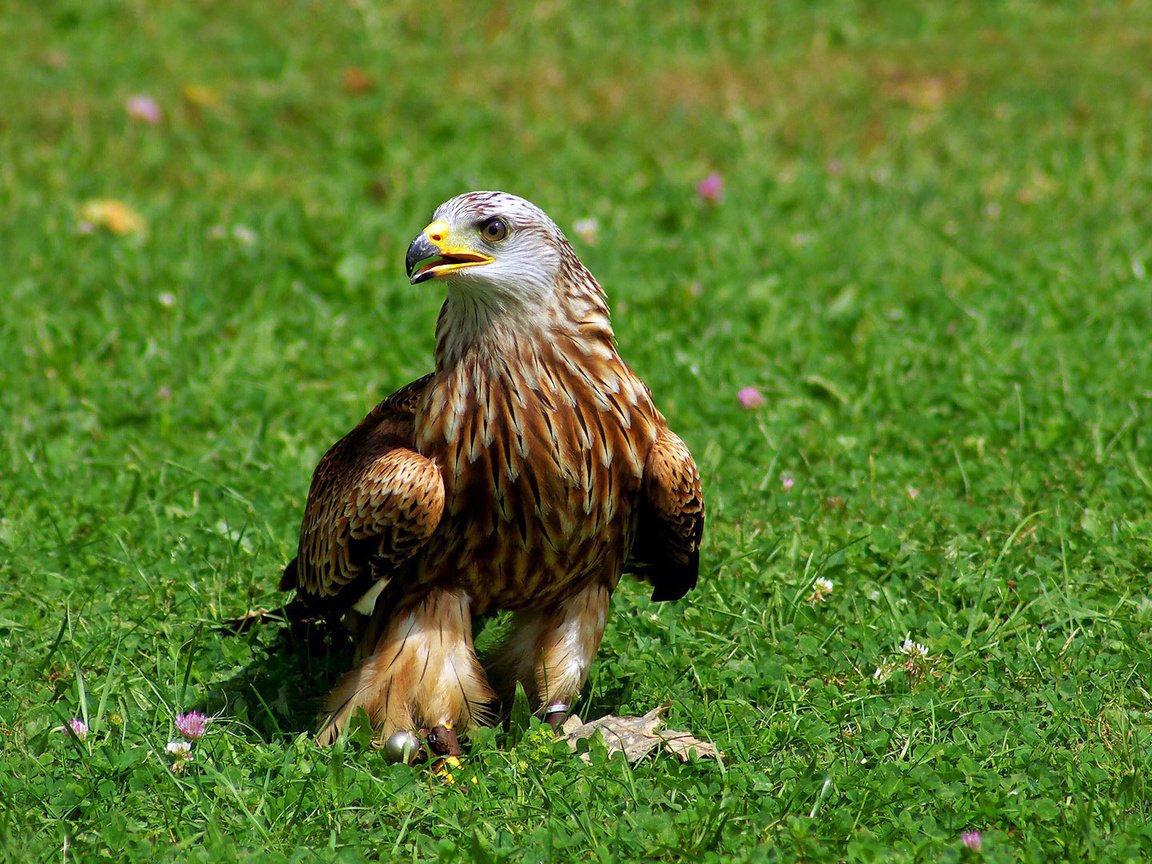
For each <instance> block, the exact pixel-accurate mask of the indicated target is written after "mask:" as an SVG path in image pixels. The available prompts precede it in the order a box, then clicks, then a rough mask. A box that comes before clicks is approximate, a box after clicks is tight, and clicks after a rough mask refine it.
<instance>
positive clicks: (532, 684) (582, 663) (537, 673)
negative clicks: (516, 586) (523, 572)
mask: <svg viewBox="0 0 1152 864" xmlns="http://www.w3.org/2000/svg"><path fill="white" fill-rule="evenodd" d="M611 597H612V589H611V588H610V587H609V586H608V585H605V584H603V583H600V582H595V583H592V584H590V585H588V586H587V587H586V588H584V589H583V590H582V591H580V593H578V594H575V595H573V596H572V597H569V598H568V599H567V600H564V601H562V602H560V603H558V604H557V605H555V606H553V607H550V608H548V609H544V610H533V611H524V612H517V613H516V614H515V615H513V617H512V630H511V632H510V633H509V634H508V636H507V637H506V638H505V640H504V642H503V643H502V644H501V646H500V647H499V649H497V652H496V654H495V657H494V659H493V664H492V668H493V678H494V680H496V681H497V682H498V688H499V692H500V696H501V698H502V699H503V701H504V704H505V705H509V704H510V703H511V698H512V695H513V694H514V692H515V689H516V682H517V681H519V682H520V683H521V684H522V685H523V686H524V691H525V693H526V694H527V695H528V699H529V700H530V701H531V702H533V703H534V704H535V705H536V707H537V710H538V711H539V712H540V713H541V714H542V715H543V716H544V717H545V719H547V720H548V722H549V723H551V724H552V726H553V728H555V727H556V726H557V725H558V724H559V723H560V722H561V721H562V720H563V719H564V716H565V715H566V714H567V713H568V710H569V708H570V707H571V705H572V703H573V702H575V701H576V698H577V697H578V696H579V695H580V688H581V687H583V686H584V680H585V679H586V678H587V677H588V668H589V667H590V666H591V665H592V660H593V659H594V658H595V657H596V652H597V651H598V650H599V649H600V639H601V637H603V635H604V625H605V622H606V621H607V618H608V603H609V600H610V599H611Z"/></svg>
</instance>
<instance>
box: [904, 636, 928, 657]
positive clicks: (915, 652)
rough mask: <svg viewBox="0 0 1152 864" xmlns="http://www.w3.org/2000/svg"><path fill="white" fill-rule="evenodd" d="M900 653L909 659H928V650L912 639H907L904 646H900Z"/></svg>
mask: <svg viewBox="0 0 1152 864" xmlns="http://www.w3.org/2000/svg"><path fill="white" fill-rule="evenodd" d="M900 653H901V654H904V655H905V656H907V657H927V656H928V649H927V648H925V647H924V646H923V645H921V644H920V643H919V642H913V641H912V640H911V639H905V640H904V644H903V645H901V646H900Z"/></svg>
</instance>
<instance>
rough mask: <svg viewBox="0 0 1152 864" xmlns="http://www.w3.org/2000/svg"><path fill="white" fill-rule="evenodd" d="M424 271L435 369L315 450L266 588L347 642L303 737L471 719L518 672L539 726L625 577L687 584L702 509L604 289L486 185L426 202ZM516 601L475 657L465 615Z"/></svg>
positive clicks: (569, 682) (565, 246)
mask: <svg viewBox="0 0 1152 864" xmlns="http://www.w3.org/2000/svg"><path fill="white" fill-rule="evenodd" d="M405 263H406V269H407V274H408V277H409V279H410V281H411V283H412V284H413V285H419V284H423V283H431V282H436V283H439V284H441V285H442V286H443V287H444V289H445V291H446V293H447V299H446V300H445V302H444V305H443V308H442V309H441V311H440V317H439V320H438V321H437V324H436V349H435V371H433V372H432V373H431V374H429V375H426V376H425V377H423V378H421V379H419V380H418V381H414V382H413V383H411V384H409V385H408V386H406V387H403V388H401V389H400V390H398V391H397V392H396V393H393V394H392V395H391V396H389V397H388V398H386V399H385V400H384V401H383V402H381V403H380V404H379V405H377V406H376V407H375V408H374V409H372V411H371V412H370V413H369V414H368V416H367V417H365V418H364V420H363V421H361V423H360V425H358V426H357V427H356V428H355V429H353V430H352V431H351V432H349V433H348V434H347V435H346V436H345V437H344V438H342V439H341V440H340V441H339V442H337V443H336V444H335V445H334V446H333V447H332V448H331V449H330V450H329V451H328V453H327V454H326V455H325V456H324V458H323V459H322V460H321V461H320V464H319V466H318V467H317V468H316V472H315V474H314V476H313V478H312V485H311V488H310V490H309V492H308V502H307V505H306V507H305V511H304V518H303V524H302V526H301V530H300V544H299V548H298V550H297V555H296V558H295V559H294V560H293V561H292V562H291V563H290V564H289V565H288V566H287V568H286V569H285V571H284V575H283V578H282V579H281V582H280V588H281V589H282V590H293V589H294V590H295V591H296V592H297V597H298V601H302V602H303V603H304V604H306V605H307V606H308V607H309V608H310V609H311V610H313V611H315V612H319V613H321V614H323V615H324V616H326V617H328V618H339V617H343V619H344V621H345V623H347V624H349V629H351V630H352V631H353V633H354V634H355V635H356V639H357V648H356V653H355V663H356V665H355V667H354V668H353V669H352V671H351V672H349V673H348V674H347V675H345V677H344V678H343V679H342V680H341V681H340V682H339V684H338V685H337V686H336V688H335V690H334V691H333V692H332V694H331V695H330V696H329V697H328V700H327V702H326V705H325V708H324V713H323V725H322V727H321V730H320V739H321V741H324V742H330V741H332V740H334V739H335V738H336V737H337V736H338V735H339V734H340V731H341V729H342V728H343V727H344V725H345V724H346V722H347V721H348V719H349V717H350V715H351V712H352V711H354V710H355V709H356V708H358V707H362V708H363V709H365V710H366V712H367V714H368V717H369V718H370V720H371V722H372V725H373V728H374V730H376V731H377V732H378V733H379V735H380V738H381V740H383V739H384V738H385V737H387V736H389V735H392V734H394V733H398V732H408V731H412V732H416V731H417V730H420V731H421V732H423V733H424V734H426V733H427V732H428V731H429V730H432V731H433V732H437V731H438V732H439V734H440V740H441V741H443V740H444V737H445V736H447V737H448V738H449V739H450V743H449V744H448V745H447V747H446V749H445V750H444V751H443V752H451V753H453V754H454V753H457V752H459V748H458V744H457V741H456V733H455V731H454V730H461V731H466V730H467V729H468V728H469V727H470V726H474V725H476V724H479V723H483V722H486V721H487V720H489V719H490V718H491V714H490V713H489V712H490V711H491V709H492V708H493V706H494V705H495V704H498V702H499V701H500V700H503V703H504V704H505V705H507V704H508V700H509V699H510V697H511V695H512V694H513V693H514V692H515V687H516V684H517V682H519V683H520V684H522V685H523V687H524V689H525V692H526V693H527V695H528V697H529V699H530V700H532V702H533V703H534V705H533V707H534V709H535V710H537V711H538V712H539V714H540V715H541V716H543V717H544V718H545V719H547V720H548V722H550V723H551V724H552V725H553V728H555V727H556V726H557V724H558V723H559V722H561V721H562V720H563V718H564V716H565V715H566V713H567V712H568V710H569V706H571V705H572V703H573V701H574V700H575V699H576V697H577V696H578V694H579V692H580V689H581V687H582V686H583V684H584V680H585V678H586V677H587V674H588V667H589V664H590V663H591V662H592V660H593V658H594V657H595V655H596V652H597V650H598V649H599V646H600V640H601V637H602V636H603V633H604V627H605V622H606V621H607V616H608V605H609V599H610V597H611V595H612V591H613V590H614V589H615V588H616V585H617V583H618V582H619V581H620V577H621V574H622V573H624V572H629V573H632V574H634V575H636V576H638V577H639V578H641V579H644V580H647V581H648V582H649V583H650V584H651V585H652V589H653V590H652V599H653V600H678V599H680V598H681V597H683V596H684V595H685V594H686V593H687V592H688V591H689V590H691V589H692V588H693V587H694V586H695V585H696V580H697V571H698V568H699V560H700V540H701V535H702V532H703V528H704V505H703V500H702V497H701V492H700V477H699V473H698V471H697V468H696V465H695V463H694V462H693V460H692V456H691V454H690V453H689V452H688V448H687V447H686V446H685V445H684V443H683V442H682V441H681V440H680V438H678V437H677V436H676V435H675V434H674V433H673V432H672V431H671V430H670V429H669V428H668V424H667V422H666V421H665V419H664V416H663V415H662V414H661V413H660V412H659V411H658V410H657V409H656V406H655V405H654V404H653V402H652V396H651V394H650V392H649V390H648V387H647V386H645V384H644V383H643V382H642V381H641V380H640V379H639V378H638V377H637V376H636V375H635V373H633V371H632V370H631V369H630V368H629V367H628V366H627V364H625V363H624V361H623V360H621V359H620V355H619V354H618V353H617V350H616V340H615V337H614V335H613V332H612V326H611V324H610V321H609V314H608V306H607V303H606V301H605V298H604V293H603V291H602V290H601V288H600V286H599V284H598V283H597V282H596V280H595V279H594V278H593V277H592V274H591V273H589V272H588V270H587V268H585V267H584V265H583V264H582V263H581V262H580V259H579V258H578V257H577V255H576V253H575V251H574V250H573V249H572V247H571V245H569V243H568V241H567V240H566V239H565V237H564V235H563V234H562V233H561V231H560V229H559V228H558V227H557V226H556V224H555V223H554V222H553V221H552V220H551V219H549V218H548V216H546V215H545V214H544V213H543V211H541V210H540V209H539V208H538V207H536V206H535V205H533V204H531V203H529V202H528V201H526V200H524V199H523V198H518V197H516V196H514V195H510V194H507V193H503V192H471V193H468V194H465V195H460V196H458V197H456V198H453V199H451V200H449V201H447V202H445V203H444V204H442V205H441V206H440V207H439V208H438V209H437V210H436V212H435V213H434V215H433V219H432V222H431V224H429V225H428V226H427V227H426V228H425V229H424V230H423V231H422V232H421V233H420V234H419V236H417V237H416V239H415V240H413V241H412V244H411V245H410V246H409V247H408V253H407V258H406V262H405ZM501 610H505V611H509V612H511V613H512V614H511V625H510V629H509V632H508V635H507V637H506V638H505V640H504V642H503V643H502V644H501V645H500V647H498V648H497V649H496V650H495V652H494V656H493V657H492V658H491V660H490V662H489V664H488V667H489V668H487V669H485V668H484V666H483V665H482V664H481V662H480V661H479V660H478V658H477V655H476V652H475V650H474V647H473V641H472V633H473V622H474V620H476V619H478V618H480V617H482V616H486V615H488V614H490V613H493V612H495V611H501Z"/></svg>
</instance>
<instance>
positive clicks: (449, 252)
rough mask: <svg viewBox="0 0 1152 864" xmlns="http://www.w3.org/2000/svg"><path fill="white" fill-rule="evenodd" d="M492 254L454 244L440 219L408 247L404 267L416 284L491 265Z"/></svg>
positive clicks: (448, 227)
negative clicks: (482, 265) (483, 265)
mask: <svg viewBox="0 0 1152 864" xmlns="http://www.w3.org/2000/svg"><path fill="white" fill-rule="evenodd" d="M491 262H492V256H491V255H485V254H483V253H481V252H475V251H473V250H472V249H469V248H467V247H465V246H458V245H453V244H452V243H451V230H450V226H449V225H448V223H447V222H445V221H444V220H443V219H437V220H436V221H435V222H433V223H432V224H431V225H429V226H428V227H427V228H425V229H424V230H423V231H421V232H420V234H419V236H417V238H416V239H415V240H413V241H412V243H411V244H409V246H408V254H407V255H405V256H404V268H405V270H406V271H407V273H408V280H409V281H410V282H411V283H412V284H413V285H418V284H420V283H421V282H427V281H428V280H429V279H437V278H439V277H441V276H445V275H447V274H448V273H454V272H456V271H457V270H462V269H464V268H465V267H478V266H480V265H481V264H490V263H491Z"/></svg>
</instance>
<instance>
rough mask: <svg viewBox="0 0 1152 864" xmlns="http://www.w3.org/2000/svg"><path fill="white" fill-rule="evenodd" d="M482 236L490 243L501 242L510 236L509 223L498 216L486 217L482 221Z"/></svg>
mask: <svg viewBox="0 0 1152 864" xmlns="http://www.w3.org/2000/svg"><path fill="white" fill-rule="evenodd" d="M480 236H481V237H483V238H484V239H485V240H487V241H488V242H490V243H499V242H500V241H501V240H503V239H504V238H505V237H507V236H508V225H507V223H506V222H505V221H504V220H503V219H501V218H499V217H497V216H493V217H492V218H491V219H485V220H484V221H483V222H481V223H480Z"/></svg>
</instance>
